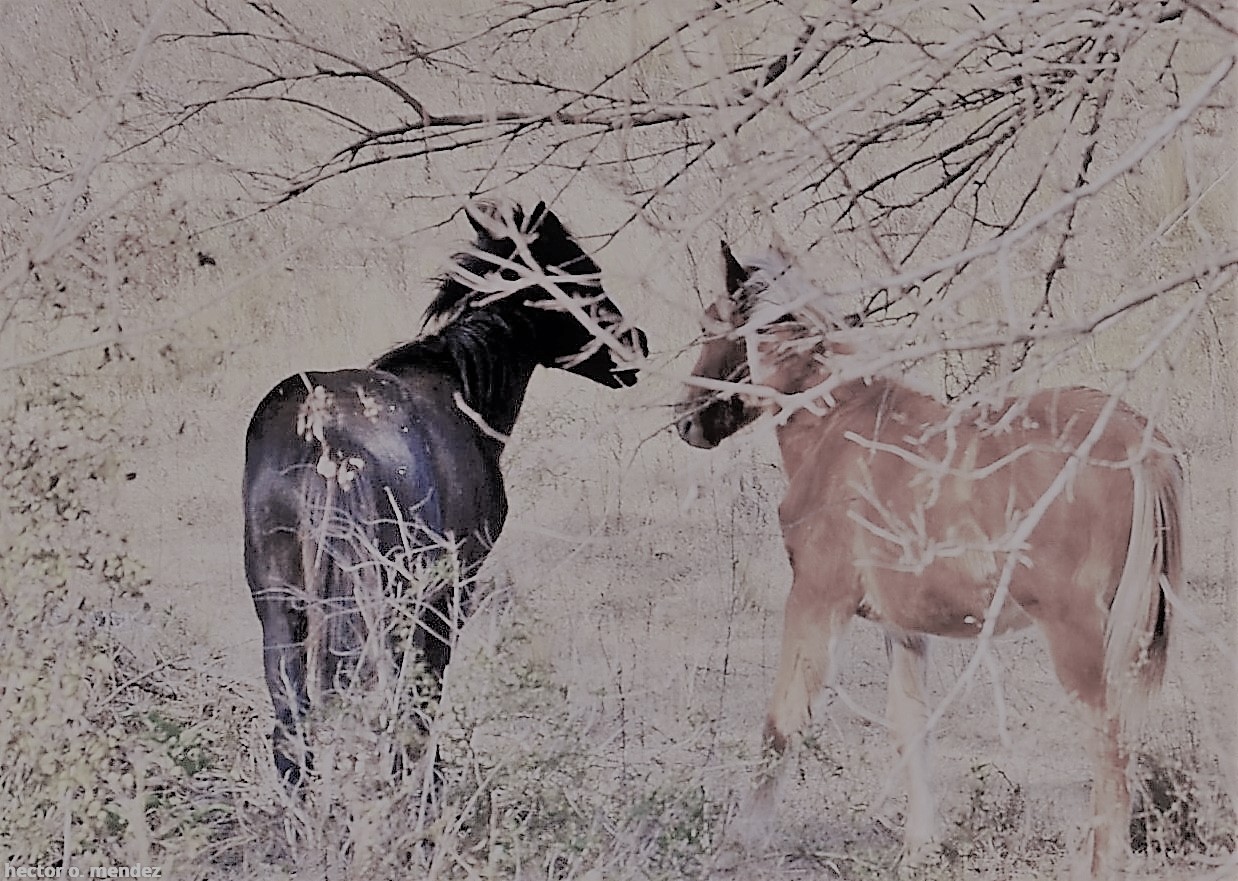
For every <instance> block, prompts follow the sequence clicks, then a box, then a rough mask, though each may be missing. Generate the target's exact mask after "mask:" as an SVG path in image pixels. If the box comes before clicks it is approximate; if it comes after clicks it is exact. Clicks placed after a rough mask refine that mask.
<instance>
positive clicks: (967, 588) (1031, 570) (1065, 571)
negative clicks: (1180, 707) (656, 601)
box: [678, 245, 1182, 875]
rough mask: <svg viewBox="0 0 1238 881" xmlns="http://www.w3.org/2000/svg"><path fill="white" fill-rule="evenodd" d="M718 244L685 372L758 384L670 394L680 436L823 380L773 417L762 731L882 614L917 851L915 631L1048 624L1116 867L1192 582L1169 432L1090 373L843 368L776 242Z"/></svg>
mask: <svg viewBox="0 0 1238 881" xmlns="http://www.w3.org/2000/svg"><path fill="white" fill-rule="evenodd" d="M723 256H724V262H725V267H726V276H727V290H726V292H725V293H724V294H723V295H722V296H721V297H719V299H718V301H717V302H715V303H714V304H712V305H711V306H710V307H709V308H708V310H707V312H706V327H707V329H708V330H710V331H711V336H710V337H708V338H707V339H706V342H705V343H704V345H703V346H702V349H701V353H700V357H699V360H698V362H697V364H696V367H695V368H694V370H693V376H695V377H701V378H705V379H706V380H725V381H727V383H736V382H741V383H742V382H748V381H751V382H752V383H754V384H755V385H757V386H760V387H762V389H757V388H753V393H750V394H746V395H745V394H739V393H737V391H742V389H739V390H737V389H736V388H735V387H734V386H731V385H727V386H725V387H724V389H725V390H724V391H722V392H715V391H709V390H706V389H703V388H700V387H692V388H691V389H690V391H689V392H688V394H687V395H686V397H685V398H684V400H683V401H682V402H681V403H680V404H679V414H680V415H679V426H678V427H679V431H680V434H681V435H682V437H683V438H684V440H686V441H687V442H688V443H690V444H692V445H694V446H698V447H713V446H716V445H717V444H718V443H720V442H721V441H722V440H723V439H724V438H726V437H728V436H729V435H731V434H732V433H734V432H735V431H737V430H738V429H740V428H742V427H743V426H744V425H746V424H748V423H749V422H751V421H752V420H754V419H755V418H756V417H757V416H758V415H760V413H762V412H765V411H770V410H775V409H777V407H778V405H777V404H776V403H775V400H776V398H777V397H778V396H782V398H783V399H784V400H785V399H786V396H788V395H796V394H800V393H804V392H807V391H811V390H813V389H817V388H821V389H828V396H827V397H826V398H824V399H822V398H818V399H817V400H808V401H805V400H802V399H796V400H797V401H798V402H799V403H801V404H802V405H803V406H798V407H796V408H795V409H794V410H793V411H791V412H782V413H781V414H780V416H779V419H778V423H779V424H778V427H777V434H778V443H779V447H780V450H781V453H782V459H783V467H784V469H785V471H786V474H787V477H788V479H789V486H788V489H787V493H786V496H785V498H784V499H783V501H782V504H781V506H780V507H779V511H778V513H779V520H780V522H781V526H782V532H783V537H784V540H785V543H786V548H787V553H788V555H789V557H790V560H791V568H792V571H793V583H792V586H791V592H790V595H789V597H788V599H787V605H786V618H785V624H784V631H783V641H782V653H781V654H782V657H781V662H780V666H779V672H778V677H777V681H776V683H775V686H774V693H773V697H772V699H771V700H770V704H769V711H768V716H767V719H766V724H765V738H766V743H767V744H768V746H769V747H770V748H771V749H772V750H773V751H775V752H776V753H778V754H782V753H783V752H784V751H785V749H786V747H787V745H788V741H789V738H790V737H791V736H792V735H794V734H795V733H796V732H797V731H799V730H800V729H801V728H802V727H803V726H804V725H805V724H806V723H807V722H808V719H809V714H810V704H811V702H812V700H813V698H814V697H815V696H816V695H817V694H818V693H819V692H820V691H821V690H822V689H823V688H825V687H826V686H828V685H829V684H830V682H831V676H832V664H833V654H834V652H835V651H836V650H837V647H838V644H839V642H840V641H841V639H842V637H843V635H844V633H845V631H846V628H847V626H848V624H849V622H850V621H851V620H852V619H853V618H854V617H856V616H859V617H863V618H867V619H869V620H871V621H875V622H877V623H878V624H880V625H881V626H882V627H883V628H884V629H885V632H886V634H887V645H888V646H889V647H890V657H891V678H890V691H889V705H888V713H889V720H890V724H891V728H892V729H893V731H894V734H895V737H896V741H897V745H898V749H899V751H900V754H901V755H902V758H903V763H904V764H905V765H906V767H907V774H908V783H909V787H908V788H909V798H908V810H907V823H906V831H905V838H906V841H905V845H906V848H907V849H908V851H911V852H915V851H919V850H922V849H923V848H925V847H927V846H928V845H929V844H930V842H931V841H932V840H933V839H934V837H935V834H936V827H935V820H934V807H933V805H934V799H933V795H932V792H931V790H930V788H929V783H928V774H927V768H926V758H927V756H926V754H927V746H928V743H927V741H928V734H929V732H928V730H927V728H928V725H927V721H928V715H929V714H928V706H927V703H926V700H925V696H924V678H925V664H926V649H927V641H926V639H925V637H926V636H929V635H932V636H950V637H977V636H980V635H981V632H982V630H984V631H985V633H986V634H987V633H989V632H991V633H994V634H998V633H1002V632H1006V631H1010V630H1014V629H1018V628H1022V627H1026V626H1028V625H1030V624H1033V623H1034V624H1037V625H1039V627H1040V628H1041V630H1042V632H1043V633H1044V635H1045V637H1046V640H1047V642H1048V646H1049V651H1050V654H1051V657H1052V661H1053V665H1054V669H1055V671H1056V673H1057V676H1058V679H1059V680H1060V681H1061V683H1062V685H1063V686H1064V687H1065V689H1066V690H1067V691H1068V692H1069V693H1071V694H1072V695H1074V696H1075V697H1077V698H1078V699H1079V701H1080V703H1081V704H1082V706H1083V708H1084V711H1085V716H1086V719H1087V724H1088V727H1089V728H1090V730H1091V733H1092V735H1093V738H1092V740H1093V747H1094V758H1095V781H1094V786H1093V796H1092V812H1093V820H1092V827H1091V829H1090V833H1091V834H1090V838H1091V847H1090V855H1089V859H1088V866H1087V868H1088V871H1089V872H1090V873H1092V874H1095V875H1104V874H1107V873H1109V872H1111V871H1113V870H1114V868H1115V867H1116V866H1117V865H1119V864H1120V863H1121V861H1122V860H1123V858H1124V856H1125V855H1126V851H1127V846H1126V827H1127V823H1128V820H1129V805H1130V795H1129V789H1128V782H1127V771H1128V767H1127V766H1128V756H1127V753H1126V739H1125V737H1124V727H1125V726H1126V725H1127V724H1128V723H1129V721H1130V720H1131V719H1132V717H1134V716H1135V715H1136V713H1137V711H1138V710H1139V709H1140V708H1141V705H1142V704H1143V703H1144V702H1145V701H1146V700H1147V698H1148V697H1149V695H1150V694H1151V693H1152V692H1153V691H1154V690H1155V688H1156V687H1157V686H1158V685H1159V683H1160V680H1161V678H1162V674H1163V671H1164V667H1165V659H1166V651H1167V644H1168V637H1169V608H1168V605H1167V602H1166V600H1167V597H1166V595H1165V588H1166V587H1168V588H1172V589H1177V588H1178V587H1180V585H1181V581H1182V557H1181V512H1180V493H1181V481H1182V477H1181V470H1180V468H1179V465H1178V462H1177V460H1176V458H1175V456H1174V454H1173V452H1172V449H1171V447H1170V445H1169V444H1168V442H1167V441H1166V439H1165V438H1164V437H1163V436H1162V435H1161V433H1160V432H1159V431H1156V430H1155V429H1154V428H1153V427H1151V426H1150V425H1149V423H1148V421H1147V420H1146V419H1145V418H1144V417H1142V416H1141V415H1140V414H1138V413H1137V412H1135V411H1134V410H1133V409H1132V408H1130V407H1129V406H1127V405H1125V404H1123V403H1121V402H1119V401H1117V400H1116V399H1113V398H1111V397H1110V396H1109V395H1106V394H1104V393H1101V392H1099V391H1096V390H1093V389H1087V388H1060V389H1051V390H1046V391H1040V392H1036V393H1034V394H1030V395H1026V396H1022V397H1018V398H1011V399H1008V400H1005V401H1003V402H1000V403H998V404H995V405H991V406H974V407H971V408H970V409H966V410H961V411H960V410H953V409H951V408H950V407H948V406H947V405H945V404H943V403H941V402H940V401H938V400H936V399H935V398H933V397H931V396H929V395H927V394H924V393H921V392H919V391H916V390H914V389H912V388H911V387H909V386H908V385H907V384H905V383H904V382H901V381H899V380H897V379H892V378H884V377H867V378H859V379H854V380H851V381H845V380H841V379H839V378H838V377H836V376H835V374H834V367H833V366H832V365H836V364H837V361H838V360H839V358H840V356H843V355H845V354H850V353H851V350H850V349H849V347H847V346H846V345H844V344H842V343H839V342H831V341H830V337H831V334H834V335H835V336H842V335H845V334H838V331H839V325H840V324H841V322H837V321H835V320H833V319H830V318H829V317H828V316H827V315H825V314H824V313H823V312H822V311H821V310H820V309H813V308H810V306H809V302H808V300H807V299H806V298H805V297H804V296H802V295H799V296H798V297H797V296H796V295H795V292H793V293H792V294H791V295H788V292H787V291H786V290H785V289H784V290H782V291H779V290H778V284H779V276H780V275H782V274H784V273H788V272H791V271H793V270H792V269H791V267H790V266H789V263H788V262H786V260H785V258H781V257H780V256H778V255H776V256H775V257H772V258H766V259H764V260H762V261H760V262H759V263H758V264H750V265H741V264H740V263H738V262H737V261H736V260H735V258H734V257H733V256H731V253H730V251H729V249H727V248H726V246H725V245H723ZM757 266H759V268H755V267H757ZM856 333H858V332H854V331H853V332H852V333H851V335H852V336H854V335H855V334H856ZM713 385H714V386H715V387H716V386H718V385H720V384H719V383H716V382H715V383H713ZM762 390H763V391H764V392H765V396H763V397H755V398H754V397H753V394H754V393H756V392H758V391H762ZM999 589H1000V590H1002V591H1003V592H1002V593H1000V594H999V593H998V592H999ZM995 596H996V597H997V599H996V601H995ZM990 619H991V620H990ZM986 623H987V627H986ZM774 788H775V777H774V776H773V775H772V774H771V775H770V776H769V777H767V778H766V779H765V780H763V782H762V783H761V785H760V786H759V787H758V790H757V795H756V797H755V799H754V805H755V806H756V808H755V809H756V810H757V811H758V812H768V810H769V809H772V802H773V796H774Z"/></svg>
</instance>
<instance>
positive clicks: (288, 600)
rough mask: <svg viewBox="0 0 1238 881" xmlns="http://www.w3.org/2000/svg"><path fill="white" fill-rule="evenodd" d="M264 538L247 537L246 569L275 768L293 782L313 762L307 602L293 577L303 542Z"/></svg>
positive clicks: (287, 537)
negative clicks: (307, 732)
mask: <svg viewBox="0 0 1238 881" xmlns="http://www.w3.org/2000/svg"><path fill="white" fill-rule="evenodd" d="M266 539H267V540H266V541H263V542H262V543H261V546H259V545H258V544H257V543H255V542H251V541H247V542H246V548H245V570H246V576H247V578H248V580H249V588H250V591H251V592H252V594H253V600H254V608H255V609H256V610H257V613H258V620H259V621H261V622H262V663H263V668H264V671H265V674H266V683H267V689H268V690H269V691H270V693H271V703H272V705H273V706H274V709H275V729H274V731H273V732H272V747H273V752H274V757H275V770H276V771H277V772H278V773H279V776H280V777H281V778H282V779H284V780H286V781H287V782H288V783H289V784H290V785H292V786H296V785H297V784H299V783H300V782H301V775H302V772H303V771H304V770H308V769H310V768H312V767H313V763H312V758H311V755H310V753H309V751H308V750H307V749H306V748H305V738H304V733H303V731H302V724H301V723H302V721H303V720H304V719H305V715H306V713H307V712H308V710H309V697H308V693H307V690H306V681H305V677H306V658H305V635H306V626H307V625H306V617H305V606H304V601H303V600H302V599H301V598H300V597H298V596H297V592H298V591H299V590H301V589H302V588H301V587H300V585H296V584H293V583H291V581H292V579H293V577H294V576H295V577H296V578H297V580H299V579H300V572H301V548H300V545H299V543H298V542H297V541H296V540H295V539H294V538H293V536H292V535H291V534H290V533H274V534H270V535H268V536H266Z"/></svg>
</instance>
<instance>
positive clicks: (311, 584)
mask: <svg viewBox="0 0 1238 881" xmlns="http://www.w3.org/2000/svg"><path fill="white" fill-rule="evenodd" d="M377 525H378V518H377V513H376V511H375V510H374V494H373V488H372V487H371V486H370V482H369V480H368V475H366V473H365V468H364V465H363V464H362V463H361V460H359V459H348V458H345V457H340V456H337V455H335V453H334V451H333V450H332V449H331V448H330V447H327V446H326V445H325V444H324V448H323V453H322V456H321V458H320V459H319V460H318V463H317V465H316V467H313V468H310V469H307V471H306V473H305V476H304V478H303V479H302V481H301V563H302V570H303V572H304V577H305V592H306V598H305V600H306V624H307V626H306V635H305V648H306V668H307V675H306V680H307V682H306V687H307V690H308V692H309V697H310V701H311V703H318V702H319V701H320V699H321V697H322V695H323V693H324V692H331V691H337V690H340V689H342V688H345V687H347V686H348V684H349V683H351V682H354V681H356V680H358V679H359V678H365V677H367V676H368V675H369V674H370V673H372V672H373V660H374V659H373V658H372V657H369V655H371V654H372V651H371V650H370V649H371V648H372V646H370V645H369V644H368V642H369V634H370V633H371V632H372V631H373V630H374V629H375V628H374V627H373V626H372V625H374V623H375V618H376V616H377V615H378V614H380V604H381V602H382V596H383V565H382V562H383V561H382V553H381V551H380V550H379V549H378V548H379V543H378V541H377V540H376V538H377V536H376V529H377Z"/></svg>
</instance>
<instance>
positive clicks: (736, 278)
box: [722, 242, 748, 294]
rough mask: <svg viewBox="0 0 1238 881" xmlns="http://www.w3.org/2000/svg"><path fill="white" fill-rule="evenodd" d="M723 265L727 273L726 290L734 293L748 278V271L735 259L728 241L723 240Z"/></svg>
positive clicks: (724, 271)
mask: <svg viewBox="0 0 1238 881" xmlns="http://www.w3.org/2000/svg"><path fill="white" fill-rule="evenodd" d="M722 265H723V273H724V274H725V275H726V292H727V293H728V294H734V293H735V292H736V291H738V290H739V289H740V288H741V287H743V286H744V282H746V281H747V280H748V272H747V270H745V269H744V267H743V266H741V265H740V263H739V261H738V260H736V259H735V255H734V254H732V253H731V248H730V246H728V245H727V243H726V242H722Z"/></svg>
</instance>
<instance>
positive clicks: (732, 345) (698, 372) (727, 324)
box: [675, 242, 761, 448]
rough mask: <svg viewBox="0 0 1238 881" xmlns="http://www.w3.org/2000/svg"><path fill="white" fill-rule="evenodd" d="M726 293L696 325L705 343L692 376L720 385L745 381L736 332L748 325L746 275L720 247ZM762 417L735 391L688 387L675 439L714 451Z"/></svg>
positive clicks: (744, 355) (743, 346)
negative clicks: (698, 326)
mask: <svg viewBox="0 0 1238 881" xmlns="http://www.w3.org/2000/svg"><path fill="white" fill-rule="evenodd" d="M722 260H723V264H724V268H725V274H726V290H725V292H724V293H723V294H722V296H720V297H719V298H718V299H717V300H716V301H715V302H713V303H711V304H709V306H708V308H706V310H705V315H704V316H703V318H702V321H701V324H702V325H703V330H704V332H705V341H704V342H703V343H702V344H701V352H700V355H699V356H698V357H697V359H696V366H695V367H693V368H692V376H693V377H696V378H700V379H709V380H719V381H721V382H725V383H735V384H740V383H745V382H747V381H748V378H749V377H748V351H747V343H746V341H745V339H744V336H743V335H742V334H741V333H740V330H741V329H742V328H743V327H744V325H745V324H746V323H747V321H748V312H749V311H750V307H751V302H750V300H751V295H750V293H749V292H748V289H747V287H746V285H747V282H748V279H749V277H750V275H751V271H750V270H748V269H746V268H745V267H743V266H741V265H740V263H739V261H738V260H736V259H735V255H733V254H732V253H731V249H730V248H728V247H727V244H726V242H723V243H722ZM760 413H761V408H760V407H759V406H757V405H756V404H755V403H754V402H751V401H747V400H745V399H744V398H743V397H742V396H741V395H740V394H738V393H737V392H736V391H735V390H727V389H711V388H706V387H705V386H704V385H703V384H701V385H697V384H689V385H688V390H687V392H686V393H685V395H684V396H683V398H682V399H681V400H680V401H679V403H678V404H676V405H675V417H676V424H677V426H678V429H679V436H680V437H682V438H683V439H684V440H685V441H687V442H688V443H690V444H692V446H694V447H705V448H710V447H716V446H717V445H718V444H720V443H721V442H722V441H723V440H725V439H726V438H728V437H730V436H731V435H732V434H734V433H735V432H737V431H739V429H741V428H743V427H744V426H745V425H747V424H748V423H750V422H752V421H753V420H754V419H756V418H757V416H758V415H760Z"/></svg>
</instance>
